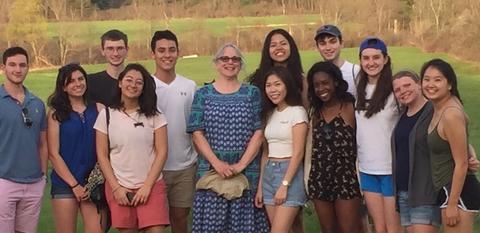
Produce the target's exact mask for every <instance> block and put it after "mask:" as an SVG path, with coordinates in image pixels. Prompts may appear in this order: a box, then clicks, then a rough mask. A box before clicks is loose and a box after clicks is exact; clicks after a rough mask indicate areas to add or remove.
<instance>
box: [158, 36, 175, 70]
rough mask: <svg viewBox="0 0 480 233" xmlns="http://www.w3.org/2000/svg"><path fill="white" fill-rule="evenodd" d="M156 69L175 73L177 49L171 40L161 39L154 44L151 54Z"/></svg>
mask: <svg viewBox="0 0 480 233" xmlns="http://www.w3.org/2000/svg"><path fill="white" fill-rule="evenodd" d="M152 58H153V59H155V65H156V67H157V69H160V70H164V71H173V72H175V65H176V64H177V59H178V48H177V45H176V43H175V41H173V40H167V39H161V40H157V41H156V42H155V50H154V51H153V52H152Z"/></svg>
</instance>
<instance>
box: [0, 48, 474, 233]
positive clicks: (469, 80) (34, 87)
mask: <svg viewBox="0 0 480 233" xmlns="http://www.w3.org/2000/svg"><path fill="white" fill-rule="evenodd" d="M389 52H390V54H391V56H392V61H393V65H394V70H395V71H398V70H400V69H405V68H408V69H412V70H415V71H417V72H418V71H419V69H420V67H421V65H422V64H423V63H424V62H425V61H427V60H429V59H431V58H434V57H439V58H443V59H446V60H448V61H449V62H451V63H452V65H453V67H454V68H455V70H456V72H457V75H458V77H459V88H460V93H461V97H462V99H463V101H464V104H465V108H466V111H467V113H468V115H469V116H470V120H471V121H470V125H469V130H470V131H469V133H470V142H471V143H472V144H473V145H474V146H475V147H476V148H477V150H480V147H479V146H480V129H479V119H480V109H479V108H478V106H479V103H480V101H479V100H478V99H477V98H478V97H477V96H476V94H475V93H478V90H479V89H480V74H478V64H469V63H466V62H462V61H459V60H456V59H454V58H451V57H449V56H447V55H446V54H441V53H423V52H422V51H420V50H419V49H416V48H407V47H391V48H389ZM301 56H302V59H303V60H302V61H303V66H304V68H305V72H307V71H308V68H309V67H310V66H311V65H312V64H313V63H314V62H315V61H318V60H319V59H320V58H319V55H318V53H317V52H316V51H302V54H301ZM343 56H344V57H345V58H347V59H348V60H350V61H352V62H357V61H358V49H356V48H348V49H345V50H344V52H343ZM245 58H246V61H247V62H246V67H245V70H244V71H242V73H241V78H242V79H243V78H245V77H246V76H247V75H248V74H249V73H251V72H252V71H253V70H254V69H255V68H256V67H257V66H258V63H259V54H258V53H248V54H246V55H245ZM140 63H142V64H144V65H145V66H146V67H147V68H148V69H149V70H150V71H151V72H153V71H154V64H153V62H152V61H140ZM85 68H86V70H87V72H96V71H100V70H102V69H104V65H85ZM56 72H57V71H56V70H43V71H35V72H31V73H30V74H29V77H28V78H27V80H26V82H25V85H26V86H27V87H28V88H29V89H30V90H31V91H32V92H34V93H35V94H37V95H39V96H40V97H41V98H42V99H43V100H46V98H47V97H48V95H49V94H50V93H51V92H52V90H53V87H54V79H55V78H56ZM177 72H178V73H180V74H182V75H184V76H186V77H189V78H191V79H193V80H195V81H196V82H197V84H199V85H201V84H202V83H203V82H206V81H211V80H212V79H213V78H214V77H215V70H214V67H213V64H212V62H211V57H198V58H189V59H179V61H178V65H177ZM0 80H3V76H2V77H0ZM49 192H50V190H49V189H48V190H46V191H45V193H46V195H45V200H44V205H43V209H42V214H41V220H40V225H39V232H41V233H50V232H54V229H53V228H54V227H53V219H52V214H51V207H50V204H49ZM307 212H308V211H307ZM304 219H305V225H306V232H309V233H310V232H319V227H318V223H317V221H316V216H315V214H314V213H313V214H308V213H306V214H305V217H304ZM476 229H477V232H480V222H479V219H478V218H477V220H476Z"/></svg>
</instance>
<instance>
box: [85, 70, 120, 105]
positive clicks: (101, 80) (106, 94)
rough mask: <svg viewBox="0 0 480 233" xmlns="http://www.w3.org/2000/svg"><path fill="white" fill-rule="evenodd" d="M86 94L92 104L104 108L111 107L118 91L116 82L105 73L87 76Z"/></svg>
mask: <svg viewBox="0 0 480 233" xmlns="http://www.w3.org/2000/svg"><path fill="white" fill-rule="evenodd" d="M87 85H88V88H87V94H88V96H89V98H90V99H91V100H93V101H94V102H98V103H101V104H103V105H105V106H112V105H113V103H114V101H115V97H116V94H117V90H118V80H117V79H115V78H113V77H112V76H110V75H109V74H108V73H107V71H102V72H98V73H95V74H90V75H88V76H87Z"/></svg>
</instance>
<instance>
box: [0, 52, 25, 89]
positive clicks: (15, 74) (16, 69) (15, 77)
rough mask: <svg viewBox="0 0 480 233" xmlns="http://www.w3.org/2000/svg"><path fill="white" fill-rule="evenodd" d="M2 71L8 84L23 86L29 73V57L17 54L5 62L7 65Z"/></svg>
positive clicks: (3, 66)
mask: <svg viewBox="0 0 480 233" xmlns="http://www.w3.org/2000/svg"><path fill="white" fill-rule="evenodd" d="M2 69H3V71H4V73H5V77H6V78H7V80H6V81H7V82H10V83H12V84H15V85H21V84H22V83H23V81H24V80H25V78H26V77H27V73H28V61H27V57H25V55H23V54H17V55H14V56H11V57H8V58H7V60H6V61H5V65H2Z"/></svg>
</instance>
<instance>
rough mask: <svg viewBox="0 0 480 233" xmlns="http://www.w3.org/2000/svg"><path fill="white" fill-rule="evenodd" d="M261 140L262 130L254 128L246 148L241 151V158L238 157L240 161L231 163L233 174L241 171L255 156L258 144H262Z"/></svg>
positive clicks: (258, 147)
mask: <svg viewBox="0 0 480 233" xmlns="http://www.w3.org/2000/svg"><path fill="white" fill-rule="evenodd" d="M262 142H263V131H262V130H256V131H255V132H254V133H253V135H252V137H251V138H250V141H249V142H248V145H247V149H245V151H244V152H243V155H242V158H240V161H238V163H236V164H233V165H232V169H233V172H234V173H235V174H238V173H240V172H242V171H243V169H245V168H246V167H247V166H248V165H249V164H250V163H251V162H252V160H253V159H254V158H255V156H257V154H258V150H259V149H260V146H261V145H262Z"/></svg>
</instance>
